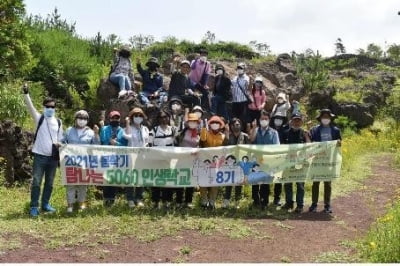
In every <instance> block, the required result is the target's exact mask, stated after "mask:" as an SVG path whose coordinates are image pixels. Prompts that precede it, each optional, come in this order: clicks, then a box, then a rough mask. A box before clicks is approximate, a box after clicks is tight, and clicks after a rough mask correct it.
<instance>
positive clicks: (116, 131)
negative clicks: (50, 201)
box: [100, 125, 128, 146]
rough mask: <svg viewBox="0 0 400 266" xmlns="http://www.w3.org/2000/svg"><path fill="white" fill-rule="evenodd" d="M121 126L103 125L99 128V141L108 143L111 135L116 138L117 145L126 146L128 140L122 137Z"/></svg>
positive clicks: (102, 143) (103, 143) (104, 143)
mask: <svg viewBox="0 0 400 266" xmlns="http://www.w3.org/2000/svg"><path fill="white" fill-rule="evenodd" d="M122 132H123V129H122V127H120V126H118V127H112V126H110V125H108V126H104V127H102V128H101V130H100V143H101V145H110V139H111V137H113V138H116V139H117V142H118V146H127V145H128V141H127V140H126V139H124V138H123V137H122Z"/></svg>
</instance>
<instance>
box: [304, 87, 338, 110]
mask: <svg viewBox="0 0 400 266" xmlns="http://www.w3.org/2000/svg"><path fill="white" fill-rule="evenodd" d="M334 95H335V89H334V88H328V89H325V90H320V91H316V92H313V93H311V94H310V95H309V97H308V100H309V105H310V106H312V107H314V108H316V109H324V108H332V106H333V104H334V103H335V101H334V99H333V96H334Z"/></svg>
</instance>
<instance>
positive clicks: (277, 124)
mask: <svg viewBox="0 0 400 266" xmlns="http://www.w3.org/2000/svg"><path fill="white" fill-rule="evenodd" d="M274 124H275V126H277V127H280V126H282V124H283V120H282V119H275V120H274Z"/></svg>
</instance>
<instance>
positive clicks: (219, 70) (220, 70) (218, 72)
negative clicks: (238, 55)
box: [216, 69, 224, 75]
mask: <svg viewBox="0 0 400 266" xmlns="http://www.w3.org/2000/svg"><path fill="white" fill-rule="evenodd" d="M216 73H217V75H222V74H224V71H223V70H222V69H218V70H217V71H216Z"/></svg>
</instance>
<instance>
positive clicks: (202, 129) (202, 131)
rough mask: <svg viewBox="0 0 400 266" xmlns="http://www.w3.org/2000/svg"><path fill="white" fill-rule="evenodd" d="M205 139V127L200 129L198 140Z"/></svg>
mask: <svg viewBox="0 0 400 266" xmlns="http://www.w3.org/2000/svg"><path fill="white" fill-rule="evenodd" d="M206 140H207V129H206V128H205V127H203V128H201V131H200V141H206Z"/></svg>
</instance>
